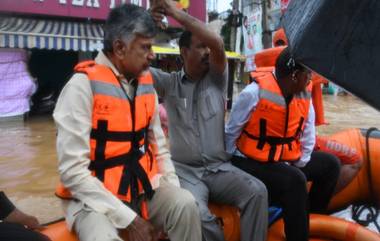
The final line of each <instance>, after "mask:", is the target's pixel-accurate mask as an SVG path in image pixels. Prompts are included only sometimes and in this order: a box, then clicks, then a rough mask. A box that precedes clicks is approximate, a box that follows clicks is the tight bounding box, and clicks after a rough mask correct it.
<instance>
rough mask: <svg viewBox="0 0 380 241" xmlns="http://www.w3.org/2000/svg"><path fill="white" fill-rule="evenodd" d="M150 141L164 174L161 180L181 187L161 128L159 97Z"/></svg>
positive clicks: (150, 131) (150, 132)
mask: <svg viewBox="0 0 380 241" xmlns="http://www.w3.org/2000/svg"><path fill="white" fill-rule="evenodd" d="M148 141H149V144H150V145H151V147H152V148H153V153H154V154H155V155H156V160H157V164H158V168H159V172H160V174H162V177H161V178H160V179H163V180H164V181H165V182H169V183H171V184H173V185H175V186H177V187H179V186H180V184H179V179H178V176H177V175H176V173H175V169H174V166H173V163H172V160H171V156H170V153H169V150H168V149H167V147H166V144H167V141H166V137H165V135H164V132H163V131H162V128H161V121H160V117H159V111H158V98H157V97H156V109H155V112H154V116H153V118H152V120H151V123H150V126H149V132H148ZM157 181H158V180H157ZM160 182H161V180H160Z"/></svg>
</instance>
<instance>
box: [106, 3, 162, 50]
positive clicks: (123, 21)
mask: <svg viewBox="0 0 380 241" xmlns="http://www.w3.org/2000/svg"><path fill="white" fill-rule="evenodd" d="M156 34H157V28H156V25H155V22H154V20H153V18H152V16H151V15H150V13H149V12H148V11H147V10H145V9H144V8H142V7H139V6H137V5H133V4H122V5H120V6H118V7H116V8H114V9H112V10H111V12H110V13H109V15H108V18H107V20H106V23H105V25H104V51H105V52H112V51H113V47H112V45H113V42H114V41H115V40H117V39H122V40H124V41H127V42H129V41H131V40H132V39H133V37H135V36H136V35H140V36H143V37H147V38H153V37H154V36H155V35H156Z"/></svg>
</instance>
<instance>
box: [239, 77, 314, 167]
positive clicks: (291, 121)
mask: <svg viewBox="0 0 380 241" xmlns="http://www.w3.org/2000/svg"><path fill="white" fill-rule="evenodd" d="M263 73H264V72H263ZM255 79H256V82H257V83H258V85H259V102H258V103H257V106H256V109H255V110H254V111H253V113H252V115H251V117H250V119H249V120H248V122H247V124H246V125H245V127H244V130H243V132H242V134H241V135H240V137H239V138H238V140H237V143H236V144H237V148H238V149H239V151H240V152H242V153H243V154H244V155H246V156H247V157H249V158H251V159H254V160H257V161H261V162H268V161H271V162H273V161H274V162H277V161H297V160H299V158H300V157H301V145H300V140H299V137H300V135H301V133H302V131H303V128H304V123H305V120H306V119H307V117H308V113H309V105H310V98H311V84H310V85H308V87H307V88H306V90H305V91H303V92H301V93H299V94H296V95H294V97H293V99H292V100H291V101H290V103H288V104H287V103H286V101H285V98H284V97H283V95H282V93H281V90H280V87H279V86H278V84H277V81H276V79H275V77H274V75H273V73H270V72H266V74H262V75H261V76H256V77H255Z"/></svg>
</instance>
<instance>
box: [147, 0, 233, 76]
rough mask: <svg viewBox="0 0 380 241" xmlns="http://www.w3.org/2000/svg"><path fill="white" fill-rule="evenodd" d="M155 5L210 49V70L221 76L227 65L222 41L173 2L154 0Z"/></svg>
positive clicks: (169, 0) (170, 0)
mask: <svg viewBox="0 0 380 241" xmlns="http://www.w3.org/2000/svg"><path fill="white" fill-rule="evenodd" d="M155 5H157V6H160V7H162V8H163V10H164V13H165V14H166V15H168V16H170V17H172V18H174V19H175V20H177V21H178V22H179V23H180V24H182V26H184V27H185V28H186V30H188V31H190V32H191V33H192V34H193V35H195V36H197V37H198V38H199V40H201V41H202V42H203V43H204V44H206V46H207V47H209V48H210V65H211V69H213V70H215V71H216V72H217V73H219V74H222V73H223V72H224V69H225V67H226V63H227V59H226V54H225V52H224V43H223V39H222V38H221V37H220V36H219V35H218V34H216V33H215V32H213V31H211V30H209V29H208V28H207V27H206V25H205V24H204V23H203V22H201V21H199V20H198V19H196V18H194V17H192V16H190V15H189V14H187V13H186V12H184V11H182V10H181V9H178V8H177V7H176V6H175V2H174V1H173V0H155ZM153 11H154V10H153Z"/></svg>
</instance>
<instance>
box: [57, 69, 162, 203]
mask: <svg viewBox="0 0 380 241" xmlns="http://www.w3.org/2000/svg"><path fill="white" fill-rule="evenodd" d="M75 71H76V72H82V73H85V74H86V75H87V76H88V78H89V80H90V84H91V88H92V93H93V110H92V130H91V134H90V140H89V141H90V149H91V152H90V159H91V163H90V165H89V167H88V168H89V169H90V170H91V171H92V175H93V176H96V177H97V178H98V179H99V180H101V181H102V182H103V184H104V186H105V188H107V189H108V190H109V191H110V192H112V193H113V194H114V195H115V196H117V197H118V198H119V199H121V200H122V201H125V202H128V203H130V202H131V201H132V202H133V201H134V200H137V197H138V195H139V194H140V193H141V192H142V191H143V190H144V192H145V194H146V196H147V197H148V198H151V197H152V196H153V193H154V192H153V190H152V186H151V183H150V180H151V179H152V178H153V177H154V176H155V175H156V174H157V170H158V169H157V162H156V160H155V157H154V155H152V149H151V146H150V145H149V143H148V141H147V132H148V127H149V124H150V120H151V119H152V116H153V114H154V111H155V108H156V107H155V104H156V102H155V94H154V87H153V79H152V76H151V74H150V73H145V74H144V75H142V76H141V77H139V78H138V84H137V88H135V97H134V99H132V100H131V99H130V98H129V97H128V95H127V94H126V93H125V90H124V89H123V87H122V86H121V83H120V82H119V80H118V79H117V77H116V76H115V74H114V73H113V72H112V70H111V69H110V68H109V67H107V66H104V65H99V64H96V63H95V62H94V61H86V62H83V63H80V64H78V65H77V66H76V67H75ZM56 194H57V196H59V197H62V198H71V194H70V192H69V191H68V190H67V189H65V188H64V187H63V186H62V185H59V187H58V188H57V190H56Z"/></svg>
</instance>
